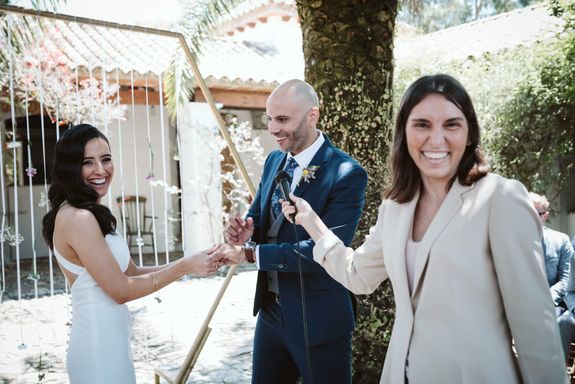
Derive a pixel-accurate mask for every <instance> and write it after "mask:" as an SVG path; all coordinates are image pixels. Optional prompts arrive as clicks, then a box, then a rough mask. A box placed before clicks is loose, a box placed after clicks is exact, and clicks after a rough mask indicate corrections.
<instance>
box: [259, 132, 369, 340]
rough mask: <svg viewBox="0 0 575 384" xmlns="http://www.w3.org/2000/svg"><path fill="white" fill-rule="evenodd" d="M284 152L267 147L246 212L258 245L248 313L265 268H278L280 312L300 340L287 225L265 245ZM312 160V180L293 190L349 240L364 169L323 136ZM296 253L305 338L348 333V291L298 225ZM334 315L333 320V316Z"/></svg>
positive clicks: (292, 243)
mask: <svg viewBox="0 0 575 384" xmlns="http://www.w3.org/2000/svg"><path fill="white" fill-rule="evenodd" d="M286 158H287V154H286V153H283V152H281V151H274V152H272V153H271V154H270V155H269V156H268V157H267V159H266V162H265V165H264V170H263V174H262V178H261V182H260V185H259V188H258V191H257V194H256V197H255V198H254V201H253V203H252V205H251V207H250V209H249V211H248V217H252V218H253V219H254V225H255V230H254V234H253V236H252V240H254V241H255V242H256V243H258V244H259V250H258V252H259V269H260V272H259V273H258V282H257V287H256V295H255V300H254V316H255V315H256V314H257V312H258V311H259V309H260V307H261V306H262V304H263V300H264V295H265V294H266V291H267V274H266V272H265V271H271V270H275V271H277V272H278V286H279V295H280V300H281V311H282V315H283V319H284V320H285V322H284V324H285V326H287V330H286V331H287V332H288V337H292V338H293V340H301V341H302V342H303V322H302V308H301V294H300V283H299V274H298V254H297V247H296V243H295V242H296V241H295V240H296V239H295V235H294V229H293V225H292V224H291V223H289V222H288V221H287V220H284V222H283V223H282V224H281V227H280V229H279V232H278V235H277V238H276V241H277V244H266V240H267V238H266V232H267V230H268V227H269V226H270V225H271V223H270V222H269V220H270V214H269V212H270V200H271V195H272V193H273V190H274V188H275V183H274V177H275V175H276V174H277V172H278V171H279V170H281V169H283V167H284V164H285V161H286ZM309 165H310V166H311V165H316V166H317V167H318V168H317V170H316V171H315V179H311V180H310V182H309V183H308V182H305V181H304V180H301V181H300V182H299V185H298V186H297V187H296V189H295V190H294V194H295V195H296V196H301V197H303V198H305V199H306V200H307V201H308V202H309V204H310V205H311V206H312V207H313V209H314V210H315V211H316V212H317V213H318V214H319V215H320V216H321V217H322V219H323V220H324V222H325V223H326V225H327V226H328V227H330V228H331V229H332V230H333V231H334V233H336V234H337V235H338V236H340V238H341V239H342V240H343V242H344V243H345V244H349V243H351V240H352V239H353V235H354V233H355V230H356V228H357V225H358V222H359V218H360V215H361V210H362V208H363V205H364V193H365V188H366V186H367V174H366V172H365V170H364V169H363V168H362V167H361V166H360V165H359V164H358V163H357V162H356V161H355V160H353V159H352V158H351V157H350V156H348V155H347V154H345V153H344V152H342V151H341V150H339V149H337V148H336V147H334V146H333V144H332V143H331V142H330V141H329V139H328V138H327V137H326V138H325V142H324V143H323V144H322V146H321V147H320V149H319V150H318V152H317V153H316V154H315V156H314V157H313V159H312V160H311V162H310V164H309ZM296 230H297V236H298V239H299V247H300V251H301V255H302V260H301V269H302V272H303V276H304V288H305V293H306V298H305V299H306V305H307V306H306V312H307V321H308V334H309V342H310V344H311V345H318V344H322V343H326V342H329V341H333V340H336V339H338V338H341V337H343V336H345V335H346V334H349V332H351V331H352V330H353V327H354V319H353V309H352V304H351V298H350V293H349V292H348V290H347V289H345V288H344V287H343V286H341V284H339V283H337V282H336V281H335V280H333V279H332V278H331V277H330V276H329V275H328V274H327V273H326V272H325V270H324V269H323V268H322V267H321V266H319V265H318V264H317V263H316V262H315V261H314V260H313V255H312V250H313V247H314V245H315V244H314V242H313V240H311V239H310V236H309V235H308V234H307V233H306V232H305V230H304V229H303V227H301V226H298V227H297V229H296ZM333 319H337V321H335V322H334V321H333Z"/></svg>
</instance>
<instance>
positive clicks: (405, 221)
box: [384, 193, 419, 302]
mask: <svg viewBox="0 0 575 384" xmlns="http://www.w3.org/2000/svg"><path fill="white" fill-rule="evenodd" d="M418 199H419V193H417V195H416V196H415V197H414V198H413V199H412V200H411V201H409V202H407V203H404V204H397V203H393V205H392V206H394V207H396V208H397V211H396V212H393V211H391V210H389V211H388V212H386V215H387V214H390V215H393V216H395V217H396V218H397V219H396V221H395V225H394V226H393V228H392V230H391V232H390V233H389V234H386V235H385V238H386V239H387V241H384V244H385V243H388V244H391V247H392V248H391V249H390V250H389V252H385V251H384V254H389V255H390V260H389V263H390V264H391V268H392V269H393V270H391V268H390V271H389V275H390V276H394V280H395V281H394V290H397V293H396V294H397V297H398V300H400V299H399V298H400V297H401V300H405V302H409V301H410V293H409V282H408V278H407V264H406V260H405V247H406V246H407V239H408V237H411V227H412V225H411V224H412V222H413V215H414V214H415V207H416V206H417V200H418ZM386 264H387V263H386Z"/></svg>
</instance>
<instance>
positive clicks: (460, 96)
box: [283, 75, 567, 384]
mask: <svg viewBox="0 0 575 384" xmlns="http://www.w3.org/2000/svg"><path fill="white" fill-rule="evenodd" d="M479 146H480V136H479V124H478V122H477V117H476V115H475V110H474V108H473V105H472V103H471V99H470V98H469V95H468V94H467V92H466V91H465V89H464V88H463V87H462V86H461V84H459V82H457V81H456V80H455V79H453V78H452V77H450V76H447V75H435V76H425V77H422V78H420V79H418V80H417V81H415V83H413V84H412V85H411V86H410V87H409V89H408V90H407V91H406V93H405V95H404V96H403V100H402V102H401V105H400V108H399V112H398V116H397V120H396V125H395V136H394V143H393V151H392V180H391V186H390V188H389V190H387V191H386V193H385V199H384V201H383V202H382V204H381V206H380V208H379V214H378V218H377V223H376V224H375V226H374V227H373V228H371V230H370V233H369V235H368V236H367V237H366V240H365V242H364V243H363V245H362V246H361V247H360V248H358V249H357V250H355V251H354V250H353V249H351V248H347V247H345V246H344V244H343V243H342V242H341V240H340V239H338V238H337V237H336V236H335V235H334V234H333V233H332V232H331V231H329V230H328V228H327V227H326V226H325V225H324V223H323V222H322V221H321V219H320V218H319V217H318V216H317V215H316V214H315V212H314V211H313V210H312V209H311V208H310V206H309V204H307V202H306V201H305V200H303V199H299V198H296V197H295V196H293V200H294V201H295V204H296V208H297V215H296V217H295V220H296V222H297V223H298V224H301V225H303V227H304V228H305V229H306V231H307V232H308V233H309V234H310V235H311V237H312V238H313V239H314V240H315V242H316V245H315V247H314V250H313V251H314V260H315V261H316V262H318V263H319V264H320V265H321V266H323V267H324V268H325V269H326V270H327V272H328V273H329V274H330V275H331V276H332V277H333V278H334V279H335V280H337V281H339V282H340V283H341V284H343V285H344V286H345V287H347V288H348V289H349V290H351V291H352V292H354V293H356V294H368V293H371V292H373V291H374V290H375V289H376V288H377V287H378V286H379V284H380V283H381V282H382V281H383V280H385V279H387V278H389V279H390V280H391V284H392V286H393V293H394V297H395V304H396V307H397V309H396V318H395V323H394V326H393V332H392V335H391V341H390V344H389V349H388V351H387V356H386V358H385V365H384V368H383V374H382V378H381V383H385V384H397V383H403V382H406V381H408V382H409V383H412V384H421V383H432V384H435V383H437V384H460V383H467V384H475V383H477V384H480V383H505V384H519V383H541V384H543V383H549V384H559V383H566V382H567V376H566V372H565V366H564V363H563V357H562V350H561V344H560V341H559V333H558V328H557V324H556V322H555V312H554V309H553V302H552V300H551V296H550V294H549V287H548V285H547V281H546V277H545V268H544V265H543V257H542V256H541V242H540V240H541V223H540V221H539V217H538V215H537V213H536V212H535V210H534V209H533V207H532V206H531V203H530V201H529V198H528V195H527V191H526V190H525V188H524V187H523V185H521V184H520V183H519V182H517V181H514V180H509V179H505V178H503V177H501V176H498V175H495V174H489V173H488V170H487V166H486V164H485V163H484V161H483V155H482V153H481V150H480V147H479ZM283 212H284V214H285V215H286V217H289V215H290V214H293V213H294V207H293V206H291V205H289V204H288V203H287V202H284V203H283Z"/></svg>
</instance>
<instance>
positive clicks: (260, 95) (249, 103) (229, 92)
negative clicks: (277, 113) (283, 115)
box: [195, 88, 271, 109]
mask: <svg viewBox="0 0 575 384" xmlns="http://www.w3.org/2000/svg"><path fill="white" fill-rule="evenodd" d="M210 91H211V92H212V95H213V96H214V99H215V100H216V102H217V103H221V104H223V105H224V107H225V108H247V109H265V108H266V101H267V99H268V96H269V95H270V93H271V91H263V92H262V91H246V90H237V89H210ZM195 101H197V102H205V101H206V99H205V97H204V94H203V93H202V91H201V90H200V89H199V88H196V98H195Z"/></svg>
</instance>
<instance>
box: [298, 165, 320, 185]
mask: <svg viewBox="0 0 575 384" xmlns="http://www.w3.org/2000/svg"><path fill="white" fill-rule="evenodd" d="M318 168H319V165H310V166H308V167H305V168H304V169H303V171H302V172H301V179H300V181H299V182H298V183H297V186H299V184H300V183H301V181H302V180H303V181H305V182H306V183H309V182H310V181H311V180H312V179H315V171H317V170H318Z"/></svg>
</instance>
